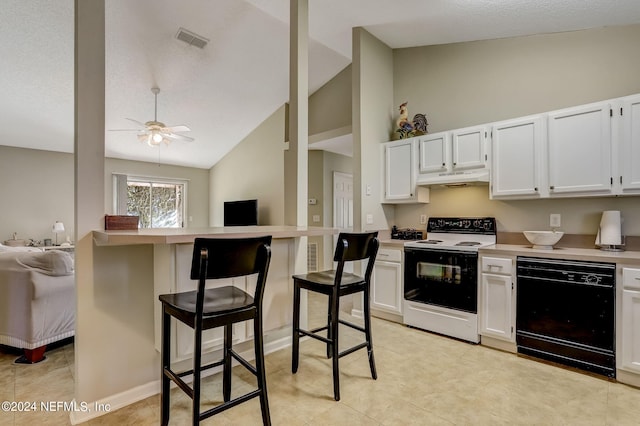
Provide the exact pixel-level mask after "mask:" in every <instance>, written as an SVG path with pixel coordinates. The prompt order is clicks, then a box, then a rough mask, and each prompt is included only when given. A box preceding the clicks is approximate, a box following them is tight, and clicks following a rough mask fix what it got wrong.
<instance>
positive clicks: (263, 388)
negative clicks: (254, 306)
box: [253, 311, 271, 426]
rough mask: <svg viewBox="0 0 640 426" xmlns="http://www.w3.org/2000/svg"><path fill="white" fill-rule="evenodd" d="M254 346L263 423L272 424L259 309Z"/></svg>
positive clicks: (256, 318) (254, 325)
mask: <svg viewBox="0 0 640 426" xmlns="http://www.w3.org/2000/svg"><path fill="white" fill-rule="evenodd" d="M253 335H254V343H253V344H254V347H255V352H256V371H257V379H258V388H259V389H260V410H261V411H262V423H263V424H264V425H265V426H268V425H271V415H270V414H269V400H268V398H267V374H266V371H265V370H266V369H265V362H264V346H263V345H264V343H263V339H262V312H260V311H258V312H257V314H256V317H255V318H254V320H253Z"/></svg>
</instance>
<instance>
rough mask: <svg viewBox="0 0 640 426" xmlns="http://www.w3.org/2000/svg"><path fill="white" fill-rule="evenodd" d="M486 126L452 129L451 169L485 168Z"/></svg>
mask: <svg viewBox="0 0 640 426" xmlns="http://www.w3.org/2000/svg"><path fill="white" fill-rule="evenodd" d="M488 133H489V131H488V129H487V127H486V126H474V127H465V128H464V129H456V130H452V131H451V148H452V157H451V170H452V171H459V170H469V169H483V168H486V167H487V164H488V163H487V160H488V155H487V136H488Z"/></svg>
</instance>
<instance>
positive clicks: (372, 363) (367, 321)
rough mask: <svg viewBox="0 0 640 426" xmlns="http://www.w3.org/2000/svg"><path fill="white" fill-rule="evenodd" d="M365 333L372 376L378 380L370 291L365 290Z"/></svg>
mask: <svg viewBox="0 0 640 426" xmlns="http://www.w3.org/2000/svg"><path fill="white" fill-rule="evenodd" d="M364 300H365V302H364V312H363V314H364V333H365V338H366V339H367V355H368V356H369V368H370V369H371V378H372V379H374V380H376V379H377V378H378V373H377V372H376V361H375V359H374V357H373V341H372V338H371V312H370V307H369V291H368V290H365V291H364Z"/></svg>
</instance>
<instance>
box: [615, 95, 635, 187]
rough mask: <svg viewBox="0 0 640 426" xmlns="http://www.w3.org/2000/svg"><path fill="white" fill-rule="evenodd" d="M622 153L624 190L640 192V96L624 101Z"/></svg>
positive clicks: (622, 182)
mask: <svg viewBox="0 0 640 426" xmlns="http://www.w3.org/2000/svg"><path fill="white" fill-rule="evenodd" d="M620 152H621V164H622V174H621V179H620V181H621V182H620V183H621V184H622V190H623V191H628V190H640V96H630V97H627V98H624V99H623V106H622V144H621V150H620ZM636 192H637V191H636Z"/></svg>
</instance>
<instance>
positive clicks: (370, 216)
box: [367, 213, 373, 225]
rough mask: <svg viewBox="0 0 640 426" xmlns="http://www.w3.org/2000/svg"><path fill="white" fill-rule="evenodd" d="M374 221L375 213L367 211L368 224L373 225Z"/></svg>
mask: <svg viewBox="0 0 640 426" xmlns="http://www.w3.org/2000/svg"><path fill="white" fill-rule="evenodd" d="M372 223H373V215H372V214H371V213H367V225H371V224H372Z"/></svg>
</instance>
